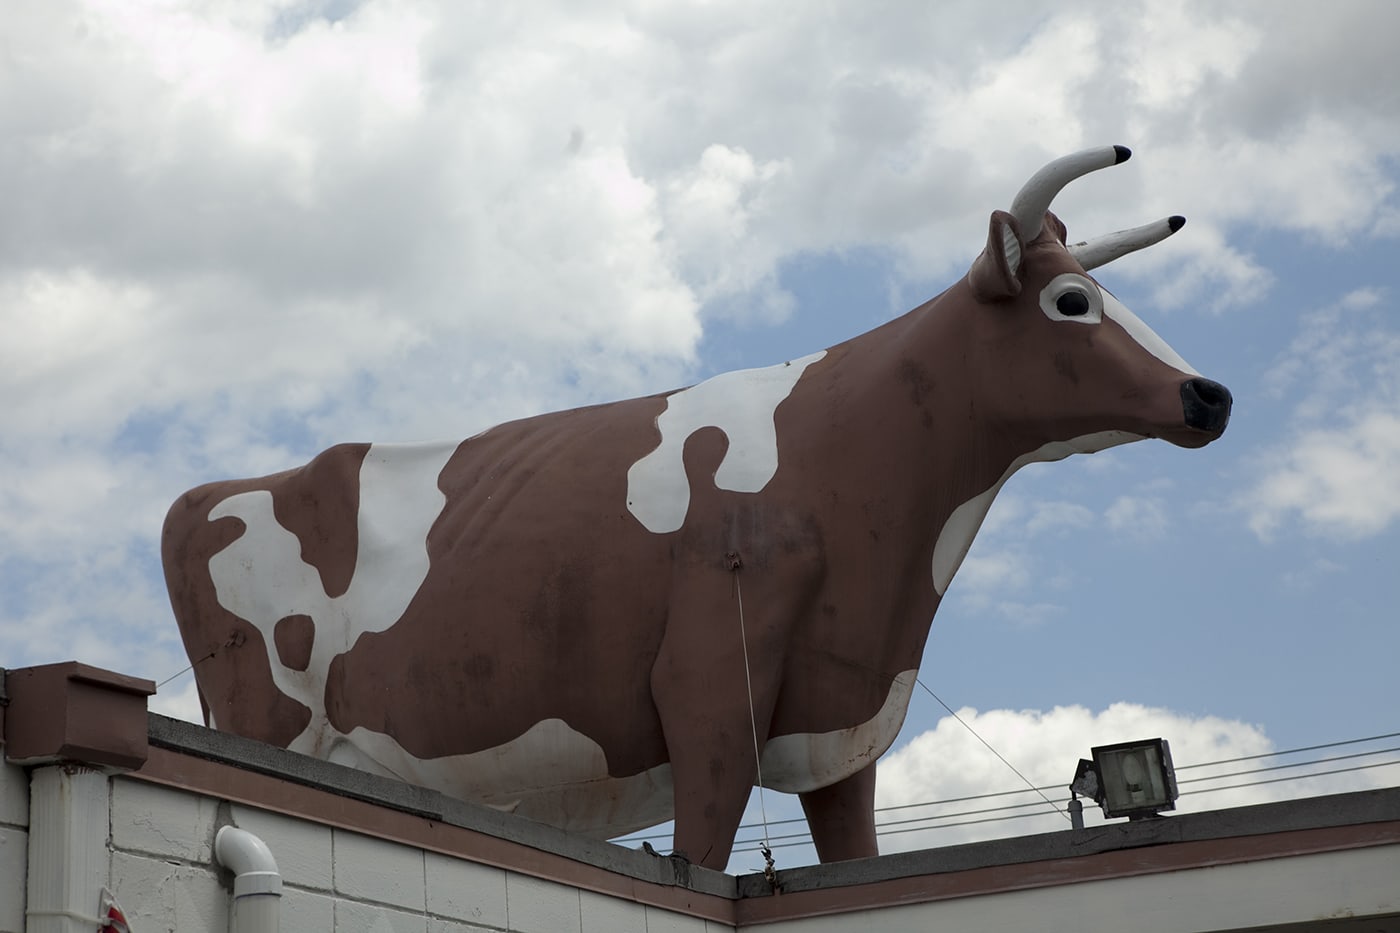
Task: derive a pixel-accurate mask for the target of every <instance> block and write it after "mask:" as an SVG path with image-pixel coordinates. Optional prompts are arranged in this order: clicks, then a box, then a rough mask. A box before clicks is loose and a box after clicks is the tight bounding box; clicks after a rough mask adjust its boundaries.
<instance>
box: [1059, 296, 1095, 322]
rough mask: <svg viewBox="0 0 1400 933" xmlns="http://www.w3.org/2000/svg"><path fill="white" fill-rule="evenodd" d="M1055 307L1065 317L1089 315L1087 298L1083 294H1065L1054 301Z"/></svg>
mask: <svg viewBox="0 0 1400 933" xmlns="http://www.w3.org/2000/svg"><path fill="white" fill-rule="evenodd" d="M1055 307H1056V308H1058V309H1059V311H1060V313H1061V314H1063V315H1064V316H1065V317H1079V316H1080V315H1081V314H1088V313H1089V296H1088V295H1086V294H1084V293H1083V292H1065V293H1064V294H1063V295H1061V296H1060V297H1059V298H1056V299H1055Z"/></svg>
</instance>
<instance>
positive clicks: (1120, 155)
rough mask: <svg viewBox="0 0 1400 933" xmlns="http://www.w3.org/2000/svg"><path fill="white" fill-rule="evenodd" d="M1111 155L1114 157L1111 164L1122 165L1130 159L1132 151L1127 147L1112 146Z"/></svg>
mask: <svg viewBox="0 0 1400 933" xmlns="http://www.w3.org/2000/svg"><path fill="white" fill-rule="evenodd" d="M1113 154H1114V155H1115V156H1116V158H1115V159H1114V160H1113V164H1114V165H1122V164H1123V163H1124V162H1126V161H1128V160H1129V159H1130V158H1132V156H1133V150H1131V149H1129V148H1128V147H1127V146H1114V147H1113Z"/></svg>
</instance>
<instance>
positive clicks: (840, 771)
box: [762, 670, 919, 794]
mask: <svg viewBox="0 0 1400 933" xmlns="http://www.w3.org/2000/svg"><path fill="white" fill-rule="evenodd" d="M918 674H919V672H918V671H917V670H911V671H904V672H903V673H901V674H900V675H899V676H897V677H895V679H894V681H893V682H892V683H891V684H890V692H889V694H888V695H887V696H886V697H885V702H884V705H883V706H881V707H880V711H879V712H878V713H876V714H875V716H874V717H873V718H872V719H870V720H869V721H868V722H863V723H861V724H860V725H858V726H852V727H851V728H849V729H838V730H836V731H835V732H820V733H800V734H797V735H780V736H775V737H774V738H771V739H769V740H768V742H767V744H765V745H764V746H763V756H762V764H763V784H764V786H766V787H770V788H772V789H773V790H777V791H782V792H783V793H785V794H801V793H806V792H807V791H809V790H816V789H817V788H819V787H827V786H829V785H831V784H835V783H836V782H837V781H840V780H842V779H843V778H848V777H850V776H851V775H853V774H855V773H856V772H857V771H860V770H861V769H862V768H865V767H866V766H868V765H870V764H872V763H873V762H874V761H875V759H877V758H879V757H880V756H881V755H883V754H884V753H885V750H886V749H888V748H889V747H890V745H891V744H892V743H893V742H894V740H895V736H897V735H898V734H899V730H900V727H901V726H903V725H904V714H905V711H906V710H908V709H909V697H910V695H911V694H912V693H913V691H914V681H915V679H916V678H917V677H918Z"/></svg>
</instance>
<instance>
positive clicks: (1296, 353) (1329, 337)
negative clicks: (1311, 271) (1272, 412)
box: [1242, 288, 1400, 540]
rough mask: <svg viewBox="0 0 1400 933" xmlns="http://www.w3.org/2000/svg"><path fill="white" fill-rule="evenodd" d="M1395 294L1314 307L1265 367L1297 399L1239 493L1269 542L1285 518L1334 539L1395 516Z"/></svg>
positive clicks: (1278, 390) (1381, 525) (1358, 295)
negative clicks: (1289, 423) (1285, 429)
mask: <svg viewBox="0 0 1400 933" xmlns="http://www.w3.org/2000/svg"><path fill="white" fill-rule="evenodd" d="M1393 307H1394V301H1393V299H1392V298H1391V297H1390V296H1388V295H1385V294H1382V293H1381V292H1378V291H1377V290H1375V289H1369V288H1362V289H1357V290H1355V291H1353V292H1350V293H1348V294H1347V295H1345V296H1343V297H1342V298H1341V299H1340V300H1338V301H1337V302H1335V303H1334V304H1332V305H1330V306H1328V307H1325V308H1322V309H1319V310H1318V311H1316V312H1314V313H1312V314H1311V315H1310V316H1309V317H1308V318H1307V320H1306V322H1305V324H1304V325H1303V326H1302V328H1301V329H1300V332H1299V334H1298V336H1297V337H1296V338H1295V339H1294V340H1293V342H1292V344H1291V345H1290V347H1289V349H1288V351H1287V352H1286V353H1285V354H1284V356H1283V357H1282V358H1281V359H1280V360H1279V361H1278V362H1277V363H1276V364H1275V366H1274V367H1273V369H1272V370H1271V372H1270V374H1269V377H1270V378H1269V385H1270V387H1271V390H1272V391H1273V392H1274V393H1275V394H1277V395H1282V394H1283V393H1285V392H1290V393H1292V394H1294V395H1296V396H1297V397H1298V402H1297V403H1296V404H1295V405H1294V411H1295V417H1294V425H1295V427H1294V430H1293V431H1292V432H1291V433H1290V435H1289V436H1288V437H1287V438H1286V439H1284V440H1283V441H1282V442H1280V443H1278V444H1277V445H1275V446H1274V447H1273V448H1272V449H1270V450H1268V451H1267V452H1266V453H1265V454H1264V455H1263V456H1261V457H1260V458H1259V459H1258V461H1257V462H1256V463H1255V469H1254V473H1255V476H1254V479H1253V481H1252V482H1251V484H1250V487H1249V489H1248V490H1247V491H1246V492H1245V493H1244V494H1243V496H1242V503H1243V508H1244V509H1245V510H1246V511H1247V513H1248V517H1249V524H1250V527H1251V528H1252V529H1253V530H1254V532H1255V533H1256V534H1257V535H1259V536H1260V537H1261V538H1263V539H1265V540H1268V539H1270V538H1271V537H1272V536H1273V535H1274V534H1275V533H1277V532H1278V531H1279V530H1280V529H1281V528H1283V527H1284V526H1285V525H1286V524H1290V523H1291V522H1292V521H1295V520H1296V521H1297V522H1299V523H1300V526H1301V528H1302V529H1303V530H1305V531H1307V532H1309V533H1315V534H1320V535H1323V536H1326V537H1331V538H1342V539H1358V538H1365V537H1370V536H1373V535H1377V534H1379V533H1381V532H1383V531H1385V530H1386V529H1388V528H1390V527H1391V525H1392V524H1393V523H1395V522H1396V521H1397V520H1400V331H1397V330H1395V329H1394V328H1393V326H1391V325H1390V323H1389V321H1388V318H1389V317H1390V316H1391V311H1392V309H1393Z"/></svg>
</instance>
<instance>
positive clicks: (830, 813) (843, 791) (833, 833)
mask: <svg viewBox="0 0 1400 933" xmlns="http://www.w3.org/2000/svg"><path fill="white" fill-rule="evenodd" d="M800 799H801V800H802V812H804V813H806V814H807V826H808V828H809V829H811V831H812V842H813V843H814V844H815V845H816V847H817V857H818V858H819V859H821V860H822V861H823V862H839V861H844V860H845V859H852V858H866V857H868V856H872V855H879V854H880V850H879V846H878V845H877V843H876V842H875V763H874V762H871V763H870V764H869V765H867V766H866V767H865V768H864V769H862V770H860V771H857V772H856V773H855V774H853V775H851V776H850V777H848V778H846V779H845V780H842V781H837V782H836V783H835V784H832V785H830V786H827V787H822V788H819V789H817V790H813V791H808V792H807V793H805V794H801V795H800Z"/></svg>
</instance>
